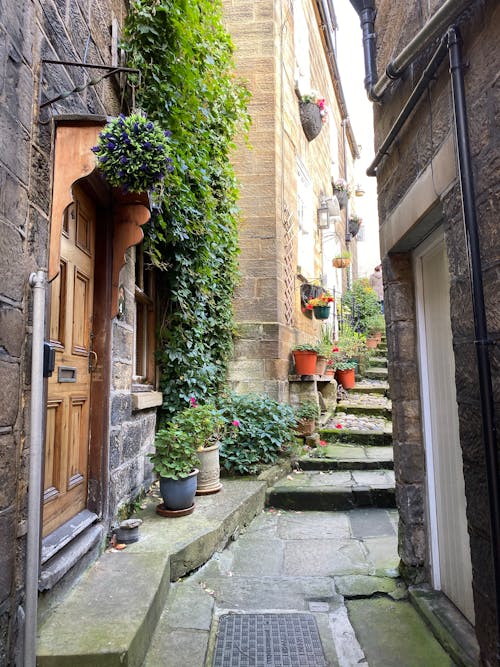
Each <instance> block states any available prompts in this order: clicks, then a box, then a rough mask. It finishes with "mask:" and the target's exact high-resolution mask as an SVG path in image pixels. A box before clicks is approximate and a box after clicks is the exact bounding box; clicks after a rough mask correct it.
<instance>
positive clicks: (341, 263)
mask: <svg viewBox="0 0 500 667" xmlns="http://www.w3.org/2000/svg"><path fill="white" fill-rule="evenodd" d="M332 264H333V266H334V267H335V268H336V269H346V268H347V267H348V266H350V264H351V258H350V257H335V258H334V259H333V260H332Z"/></svg>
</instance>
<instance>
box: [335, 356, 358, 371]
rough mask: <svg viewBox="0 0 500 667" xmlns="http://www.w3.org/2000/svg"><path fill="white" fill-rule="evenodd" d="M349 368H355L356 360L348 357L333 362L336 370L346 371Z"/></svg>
mask: <svg viewBox="0 0 500 667" xmlns="http://www.w3.org/2000/svg"><path fill="white" fill-rule="evenodd" d="M351 368H356V362H355V361H350V360H349V359H346V360H343V361H342V360H339V361H337V362H336V363H335V369H336V370H337V371H348V370H350V369H351Z"/></svg>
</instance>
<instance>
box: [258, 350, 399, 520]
mask: <svg viewBox="0 0 500 667" xmlns="http://www.w3.org/2000/svg"><path fill="white" fill-rule="evenodd" d="M386 349H387V348H386V347H385V345H384V344H382V345H381V346H380V347H379V348H378V349H377V350H376V353H375V354H374V355H373V356H372V357H371V359H370V367H369V369H368V370H367V371H366V373H365V378H364V379H363V380H362V381H360V382H358V383H357V384H356V385H355V387H354V388H353V389H351V390H349V391H348V394H347V397H346V398H344V399H343V400H341V401H340V402H339V403H338V405H337V408H336V411H335V413H334V415H333V416H332V417H331V418H329V419H328V421H327V422H326V423H325V424H324V425H323V426H322V427H321V428H320V429H319V436H320V444H319V445H318V446H317V447H310V448H309V449H308V451H307V452H306V453H305V454H304V455H302V456H301V457H300V458H299V460H298V462H297V469H296V470H295V471H294V472H293V473H291V474H290V475H288V476H287V477H286V478H285V479H282V480H280V481H279V482H277V483H276V484H275V485H274V486H273V487H272V488H270V489H268V492H267V503H268V504H269V505H272V506H273V507H277V508H282V509H292V510H323V511H328V510H349V509H355V508H364V507H379V508H386V509H387V508H393V507H395V506H396V505H395V484H394V473H393V469H394V461H393V452H392V422H391V414H392V412H391V401H390V400H389V398H388V394H389V385H388V383H387V359H386V358H385V356H382V355H384V354H385V352H386Z"/></svg>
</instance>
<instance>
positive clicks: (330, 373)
mask: <svg viewBox="0 0 500 667" xmlns="http://www.w3.org/2000/svg"><path fill="white" fill-rule="evenodd" d="M325 375H331V376H333V375H335V368H327V369H326V371H325Z"/></svg>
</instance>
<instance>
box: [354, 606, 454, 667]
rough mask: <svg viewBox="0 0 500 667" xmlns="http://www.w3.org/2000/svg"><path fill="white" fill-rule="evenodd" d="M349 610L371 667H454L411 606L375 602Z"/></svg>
mask: <svg viewBox="0 0 500 667" xmlns="http://www.w3.org/2000/svg"><path fill="white" fill-rule="evenodd" d="M346 606H347V610H348V613H349V618H350V621H351V623H352V625H353V627H354V629H355V631H356V636H357V638H358V640H359V642H360V644H361V646H362V647H363V651H364V654H365V656H366V659H367V662H368V664H369V665H370V667H401V666H402V665H404V667H452V666H453V663H452V661H451V659H450V657H449V656H448V655H447V654H446V653H445V651H444V650H443V649H442V648H441V646H440V644H439V643H438V642H437V641H436V639H434V637H433V636H432V634H431V633H430V632H429V629H428V628H427V626H426V625H425V623H424V621H423V620H422V619H421V618H420V616H419V615H418V614H417V612H416V611H415V610H414V609H413V607H412V606H411V604H410V603H409V602H405V601H398V602H395V601H393V600H388V599H387V598H375V599H371V600H350V601H348V602H347V605H346Z"/></svg>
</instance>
